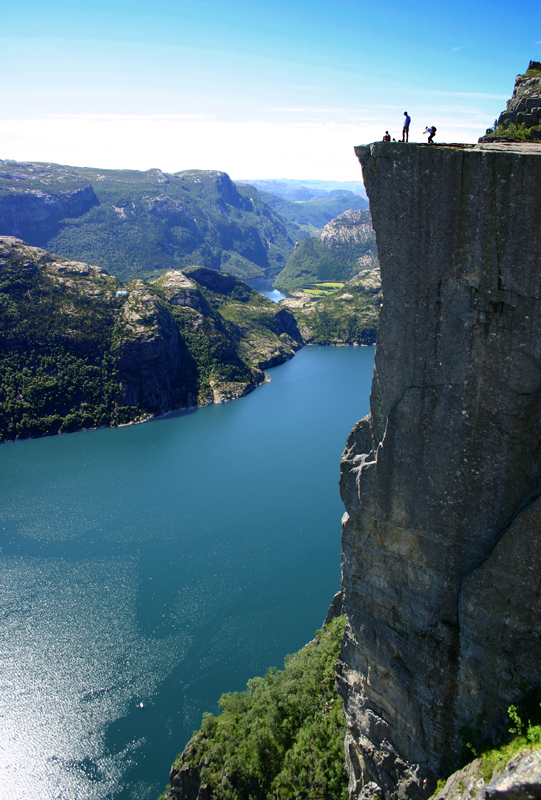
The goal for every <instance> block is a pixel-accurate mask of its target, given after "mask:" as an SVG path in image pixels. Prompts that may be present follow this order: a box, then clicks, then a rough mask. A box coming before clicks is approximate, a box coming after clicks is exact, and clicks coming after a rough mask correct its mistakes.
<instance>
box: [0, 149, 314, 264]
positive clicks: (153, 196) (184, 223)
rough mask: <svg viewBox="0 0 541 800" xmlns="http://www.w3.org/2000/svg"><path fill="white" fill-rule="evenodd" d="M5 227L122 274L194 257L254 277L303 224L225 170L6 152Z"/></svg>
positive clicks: (289, 247)
mask: <svg viewBox="0 0 541 800" xmlns="http://www.w3.org/2000/svg"><path fill="white" fill-rule="evenodd" d="M0 235H9V236H15V237H18V238H21V239H23V240H24V241H26V242H27V243H28V244H30V245H34V246H38V247H43V248H45V249H47V250H49V251H51V252H55V253H58V254H60V255H62V256H64V257H65V258H69V259H77V260H82V261H84V262H86V263H90V264H95V265H97V266H100V267H102V268H104V269H107V270H109V271H110V272H112V273H113V274H115V275H116V276H117V277H118V278H119V279H121V280H130V279H132V278H143V279H144V278H148V277H150V276H152V275H155V274H157V273H159V272H161V271H164V270H166V269H180V268H184V267H188V266H192V265H194V264H197V265H201V266H205V267H208V268H210V269H215V270H222V271H224V272H228V273H229V274H233V275H236V276H237V277H241V278H246V279H250V278H255V277H274V276H275V275H277V274H278V272H280V270H281V269H282V268H283V267H284V266H285V264H286V262H287V259H288V258H289V255H290V254H291V253H292V251H293V247H294V243H295V241H296V240H297V239H298V238H299V228H298V226H297V225H295V224H294V223H292V222H289V221H288V220H283V219H282V218H281V217H280V216H279V215H278V214H276V213H275V212H274V211H273V210H272V209H271V208H269V207H268V206H267V205H265V204H264V203H263V202H262V201H261V199H260V198H259V196H258V194H257V191H256V190H255V189H254V188H253V187H249V186H246V187H242V186H241V187H237V186H235V184H234V183H233V182H232V181H231V180H230V178H229V176H228V175H226V174H225V173H223V172H212V171H198V170H191V171H187V172H180V173H176V174H165V173H164V172H161V170H159V169H151V170H148V171H147V172H137V171H135V170H98V169H88V168H82V167H68V166H62V165H58V164H41V163H18V162H14V161H0Z"/></svg>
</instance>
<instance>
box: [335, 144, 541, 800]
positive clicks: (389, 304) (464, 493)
mask: <svg viewBox="0 0 541 800" xmlns="http://www.w3.org/2000/svg"><path fill="white" fill-rule="evenodd" d="M356 151H357V155H358V157H359V160H360V162H361V164H362V167H363V177H364V181H365V185H366V189H367V192H368V196H369V200H370V210H371V214H372V220H373V224H374V228H375V231H376V239H377V247H378V253H379V260H380V266H381V279H382V290H383V306H382V310H381V316H380V323H379V329H378V341H377V350H376V363H375V370H374V378H373V384H372V394H371V414H370V415H369V416H368V417H366V418H365V419H363V420H361V421H360V422H359V423H358V424H357V425H356V426H355V427H354V429H353V431H352V433H351V435H350V437H349V439H348V442H347V445H346V450H345V452H344V455H343V459H342V472H341V491H342V497H343V500H344V503H345V507H346V513H345V515H344V521H343V550H342V591H343V601H344V604H345V608H346V611H347V615H348V620H349V626H348V628H347V629H346V635H345V638H344V642H343V647H342V654H341V664H340V665H339V685H340V690H341V693H342V694H343V697H344V701H345V707H346V713H347V718H348V734H347V738H346V759H347V764H348V771H349V774H350V793H351V797H352V798H358V797H361V796H362V797H363V798H369V797H375V796H376V795H379V797H380V798H386V800H388V799H389V798H393V799H394V798H404V800H406V798H407V799H408V800H415V798H422V797H428V796H429V795H430V794H431V791H433V788H434V785H435V778H436V777H437V776H439V775H441V774H442V773H443V772H445V771H446V770H448V771H450V769H451V767H452V766H453V764H454V763H455V762H456V757H457V754H458V752H459V750H460V748H461V744H462V743H461V737H460V730H461V729H462V728H463V726H464V725H467V724H474V723H475V722H476V721H477V720H479V719H481V718H483V719H484V725H485V728H486V730H487V732H489V733H493V734H497V733H498V732H499V731H501V730H502V727H504V726H505V722H506V713H505V712H506V709H507V706H508V705H509V703H510V702H512V701H513V700H514V699H515V698H516V697H517V696H518V695H519V694H520V685H521V683H522V682H524V681H526V682H530V684H532V685H534V684H539V682H540V681H539V664H540V663H541V613H540V612H541V600H540V598H541V569H540V566H541V536H540V529H541V506H540V505H539V504H538V502H537V501H538V499H539V496H540V492H541V447H540V438H541V269H540V267H541V191H540V189H539V187H540V186H541V147H540V146H539V145H536V144H531V145H518V146H516V147H514V146H513V145H505V144H499V145H492V146H491V145H476V146H475V147H473V146H462V147H460V146H455V147H451V146H449V147H445V146H438V147H428V146H420V145H405V144H402V143H396V144H394V143H376V144H373V145H369V146H366V147H359V148H356Z"/></svg>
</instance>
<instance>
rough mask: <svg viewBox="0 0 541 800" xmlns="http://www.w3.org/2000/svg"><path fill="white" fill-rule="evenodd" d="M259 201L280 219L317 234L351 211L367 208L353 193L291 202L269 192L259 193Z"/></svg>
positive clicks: (336, 193) (341, 193) (363, 200)
mask: <svg viewBox="0 0 541 800" xmlns="http://www.w3.org/2000/svg"><path fill="white" fill-rule="evenodd" d="M260 197H261V200H262V201H263V202H264V203H266V204H267V205H268V206H270V208H272V209H273V210H274V211H276V213H277V214H279V215H280V216H281V217H284V218H285V219H288V220H290V222H294V223H296V224H297V225H299V226H301V228H303V229H304V230H305V231H307V232H309V233H312V234H313V233H319V231H320V230H321V228H323V227H324V226H325V225H326V224H327V223H328V222H330V221H331V220H332V219H334V218H335V217H338V216H339V215H340V214H343V213H344V211H349V210H352V209H361V210H362V209H365V208H368V203H367V201H366V200H365V199H364V197H360V196H359V195H357V194H353V192H340V191H335V192H333V193H332V196H331V197H313V198H311V199H310V200H304V201H299V200H296V201H291V200H287V199H285V198H284V197H279V196H278V195H276V194H271V193H270V192H260Z"/></svg>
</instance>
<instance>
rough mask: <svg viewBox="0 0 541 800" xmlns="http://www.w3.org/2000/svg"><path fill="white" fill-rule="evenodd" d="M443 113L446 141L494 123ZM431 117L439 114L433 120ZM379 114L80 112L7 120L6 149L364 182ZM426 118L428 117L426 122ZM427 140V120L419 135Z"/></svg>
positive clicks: (441, 132) (1, 143) (19, 156)
mask: <svg viewBox="0 0 541 800" xmlns="http://www.w3.org/2000/svg"><path fill="white" fill-rule="evenodd" d="M446 116H447V115H445V116H444V115H442V117H441V118H440V119H437V120H436V122H435V124H436V125H437V126H438V140H439V141H445V140H446V139H447V140H448V141H469V142H475V141H477V137H478V136H479V135H481V133H483V132H484V129H485V127H486V125H483V124H481V125H479V124H476V123H475V120H473V121H472V120H471V118H470V119H469V120H467V121H461V120H458V119H456V118H453V117H452V116H449V117H448V119H445V117H446ZM429 121H430V122H431V120H429ZM400 122H401V120H400V119H398V120H397V123H396V129H395V130H391V127H392V126H391V127H390V126H389V125H388V124H382V123H381V122H379V121H378V120H377V119H375V118H374V115H372V116H371V117H367V118H362V119H359V120H358V121H357V120H354V121H351V120H346V121H341V122H336V121H333V122H330V121H321V120H318V119H316V120H296V121H293V120H291V121H288V122H283V121H282V122H269V123H267V122H254V121H236V122H227V121H223V120H216V119H212V118H198V117H197V116H193V117H192V116H191V115H188V116H184V115H158V116H120V115H118V116H117V115H106V116H100V115H85V116H81V115H73V116H46V117H40V118H34V119H11V120H9V119H7V120H3V122H2V126H1V129H0V152H1V153H2V154H3V156H4V158H8V159H10V158H11V159H15V160H17V161H49V162H55V163H60V164H71V165H74V166H87V167H101V168H103V169H113V168H115V169H141V170H146V169H150V168H151V167H159V168H161V169H163V170H165V171H167V172H178V171H181V170H185V169H216V170H223V171H225V172H228V173H229V174H230V175H232V176H243V175H252V176H255V177H257V176H264V177H266V178H273V177H274V178H281V177H284V176H285V177H288V178H299V179H306V178H309V177H311V178H319V179H322V180H358V179H360V177H361V173H360V169H361V168H360V166H359V164H358V162H357V160H356V158H355V155H354V153H353V147H354V145H357V144H363V143H366V142H373V141H376V140H380V139H381V137H382V135H383V132H384V129H385V128H389V130H391V134H392V135H393V136H396V137H397V138H398V137H399V135H400V131H399V130H398V125H399V123H400ZM425 122H426V120H425ZM414 137H415V138H416V139H417V140H418V141H423V138H422V126H421V125H419V131H416V130H415V131H414V130H412V138H414Z"/></svg>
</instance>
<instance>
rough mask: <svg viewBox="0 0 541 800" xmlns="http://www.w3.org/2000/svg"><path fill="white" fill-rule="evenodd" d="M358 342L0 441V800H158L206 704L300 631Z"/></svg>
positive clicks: (362, 405)
mask: <svg viewBox="0 0 541 800" xmlns="http://www.w3.org/2000/svg"><path fill="white" fill-rule="evenodd" d="M373 352H374V351H373V348H317V347H307V348H304V349H303V350H301V351H300V352H299V353H298V354H297V355H296V356H295V358H294V359H293V360H292V361H290V362H288V363H286V364H284V365H282V366H280V367H276V368H275V369H273V370H269V373H270V374H271V376H272V382H271V383H269V384H266V385H264V386H262V387H260V388H258V389H257V390H256V391H255V392H253V393H252V394H250V395H248V396H247V397H244V398H241V399H240V400H236V401H234V402H232V403H228V404H225V405H220V406H210V407H208V408H205V409H201V410H199V411H197V412H193V413H184V414H178V415H176V416H173V417H169V418H166V419H162V420H157V421H155V422H152V423H148V424H144V425H135V426H130V427H125V428H119V429H116V430H98V431H89V432H83V433H78V434H69V435H64V436H56V437H49V438H44V439H40V440H34V441H23V442H15V443H11V444H6V445H2V446H1V447H0V545H1V553H0V586H1V587H2V605H1V614H2V627H1V628H0V631H1V633H0V636H1V638H0V687H1V691H0V715H1V726H0V787H2V788H1V796H2V800H4V798H6V800H28V798H29V797H39V798H40V800H53V799H54V800H155V798H156V797H157V795H158V794H159V793H160V792H161V791H162V790H163V788H164V786H165V784H166V782H167V776H168V771H169V766H170V764H171V762H172V760H173V758H174V756H175V754H176V753H177V752H178V751H179V750H181V749H182V748H183V746H184V745H185V743H186V741H187V740H188V738H189V736H190V735H191V733H192V731H193V730H194V729H195V728H197V727H199V724H200V721H201V715H202V713H203V711H206V710H212V711H216V709H217V706H216V702H217V700H218V698H219V696H220V694H221V693H222V692H225V691H235V690H240V689H242V688H244V686H245V684H246V681H247V680H248V679H249V678H250V677H253V676H254V675H258V674H263V673H264V672H265V671H266V669H267V668H268V667H269V666H271V665H275V666H278V667H281V666H282V665H283V658H284V656H285V654H286V653H288V652H293V651H295V650H297V649H299V648H300V647H301V646H302V645H303V644H304V643H305V642H306V641H308V640H309V639H310V638H311V637H312V635H313V632H314V630H315V629H316V628H317V627H319V626H320V625H321V622H322V620H323V618H324V616H325V612H326V609H327V607H328V604H329V602H330V600H331V598H332V596H333V594H334V592H335V591H337V589H338V587H339V556H340V518H341V515H342V513H343V506H342V504H341V502H340V499H339V494H338V472H339V459H340V453H341V451H342V449H343V446H344V441H345V438H346V436H347V434H348V432H349V430H350V428H351V427H352V425H353V424H354V422H355V421H356V420H357V419H359V417H361V416H362V415H364V414H365V413H366V412H367V411H368V394H369V387H370V381H371V375H372V366H373Z"/></svg>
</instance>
